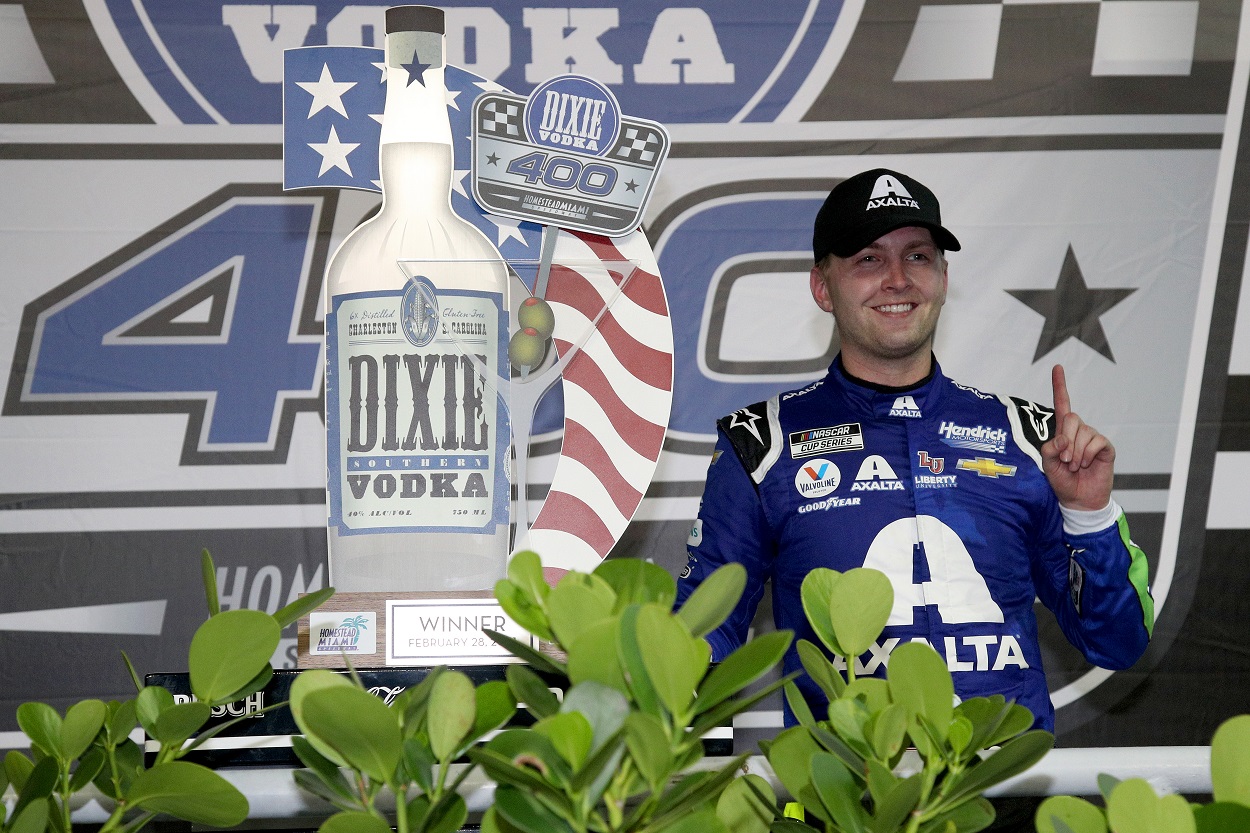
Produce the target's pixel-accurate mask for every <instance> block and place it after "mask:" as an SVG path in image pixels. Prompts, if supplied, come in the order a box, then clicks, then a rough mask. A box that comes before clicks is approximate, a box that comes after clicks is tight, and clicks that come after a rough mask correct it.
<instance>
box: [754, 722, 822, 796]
mask: <svg viewBox="0 0 1250 833" xmlns="http://www.w3.org/2000/svg"><path fill="white" fill-rule="evenodd" d="M820 751H821V748H820V746H819V745H818V744H817V743H816V741H814V740H813V739H812V736H811V734H810V733H809V732H808V731H807V729H804V728H803V727H802V726H792V727H790V728H789V729H783V730H782V731H781V733H780V734H778V735H777V737H776V738H774V739H773V742H772V745H771V746H770V747H769V749H768V753H767V757H768V763H769V764H770V765H771V766H772V768H773V773H774V774H775V775H776V776H777V780H778V781H780V782H781V784H782V786H784V787H785V788H786V791H787V792H789V793H790V795H792V796H797V795H798V794H799V792H800V791H801V790H802V788H803V787H804V786H806V785H807V784H810V783H811V780H812V776H811V762H812V758H813V757H814V756H815V755H816V754H818V753H819V752H820Z"/></svg>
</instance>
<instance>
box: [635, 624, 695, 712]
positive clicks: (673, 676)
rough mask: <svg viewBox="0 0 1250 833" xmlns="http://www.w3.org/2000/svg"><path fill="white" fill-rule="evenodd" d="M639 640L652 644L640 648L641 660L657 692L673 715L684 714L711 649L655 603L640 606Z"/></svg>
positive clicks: (644, 643)
mask: <svg viewBox="0 0 1250 833" xmlns="http://www.w3.org/2000/svg"><path fill="white" fill-rule="evenodd" d="M638 640H639V642H641V643H642V644H643V645H647V646H653V649H652V650H648V651H644V652H643V655H642V661H643V664H644V665H645V666H646V669H647V676H649V677H650V678H651V684H652V686H654V687H655V691H656V694H657V695H659V697H660V700H661V701H663V703H664V705H665V706H666V707H667V708H668V710H669V712H671V713H672V714H673V715H674V716H680V715H685V714H686V713H687V711H688V709H689V708H690V704H691V701H692V700H693V699H694V690H695V686H697V685H698V684H699V681H700V680H701V679H703V675H704V674H705V673H707V667H708V663H709V662H711V660H712V649H711V648H710V647H709V646H708V644H707V642H705V641H704V640H702V639H698V638H696V637H694V636H691V634H690V630H689V629H688V628H687V627H686V625H685V623H684V622H682V621H681V620H680V619H678V618H677V617H676V616H674V615H673V614H672V613H669V612H668V611H667V610H665V609H664V608H662V607H659V606H657V605H647V606H645V607H643V608H642V609H641V610H639V612H638Z"/></svg>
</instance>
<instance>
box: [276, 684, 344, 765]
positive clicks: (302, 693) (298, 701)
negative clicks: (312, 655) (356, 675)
mask: <svg viewBox="0 0 1250 833" xmlns="http://www.w3.org/2000/svg"><path fill="white" fill-rule="evenodd" d="M326 688H354V686H353V685H352V683H351V681H350V680H348V679H347V678H346V677H344V676H343V675H342V674H336V673H334V672H333V671H329V670H326V669H324V668H314V669H311V670H309V671H304V672H302V673H300V674H299V676H297V677H296V678H295V682H293V683H291V693H290V698H291V699H290V702H289V703H288V706H289V708H290V710H291V717H292V718H294V720H295V725H296V726H298V727H299V730H300V732H301V733H302V734H303V735H304V737H305V738H306V739H307V740H308V742H309V743H310V744H312V746H313V747H314V748H316V750H317V752H319V753H320V754H321V755H323V756H324V757H326V758H327V759H329V760H330V761H332V762H333V763H334V765H335V766H347V762H346V761H344V760H343V758H342V756H340V755H339V754H338V752H336V751H334V750H333V749H331V748H330V747H329V746H328V745H327V744H326V743H325V742H324V741H322V740H321V739H320V737H319V735H318V731H319V729H320V727H319V726H317V725H310V724H309V722H308V721H307V720H306V719H305V716H304V699H305V698H306V697H307V696H308V695H309V694H312V693H313V692H315V691H320V690H322V689H326Z"/></svg>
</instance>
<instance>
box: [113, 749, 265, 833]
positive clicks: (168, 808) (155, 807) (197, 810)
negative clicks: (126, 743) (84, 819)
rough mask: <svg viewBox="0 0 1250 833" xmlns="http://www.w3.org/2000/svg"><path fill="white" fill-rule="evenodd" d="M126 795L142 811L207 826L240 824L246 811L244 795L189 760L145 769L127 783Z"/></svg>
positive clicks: (216, 775)
mask: <svg viewBox="0 0 1250 833" xmlns="http://www.w3.org/2000/svg"><path fill="white" fill-rule="evenodd" d="M126 798H127V800H128V801H129V802H130V803H132V804H134V805H136V806H138V807H142V808H143V809H145V810H149V811H152V812H155V813H168V814H169V815H171V816H175V817H177V818H180V819H184V820H186V821H189V822H192V823H193V824H205V825H208V826H210V827H234V826H235V825H238V824H242V823H243V820H244V819H246V818H247V811H248V805H247V798H245V797H244V795H243V793H241V792H239V791H238V789H236V788H235V786H234V785H233V784H231V783H230V782H229V781H227V780H226V779H225V778H222V777H221V776H220V775H218V774H217V773H216V772H213V771H212V770H211V769H208V768H207V767H203V766H200V765H199V764H193V763H190V762H188V761H169V762H167V763H164V764H161V765H160V766H158V767H152V768H151V769H148V770H144V771H143V772H141V773H139V777H138V778H136V779H135V780H134V783H133V784H131V785H130V789H129V790H128V791H127V794H126Z"/></svg>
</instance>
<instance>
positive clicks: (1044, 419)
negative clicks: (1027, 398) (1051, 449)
mask: <svg viewBox="0 0 1250 833" xmlns="http://www.w3.org/2000/svg"><path fill="white" fill-rule="evenodd" d="M1020 410H1022V411H1024V412H1025V413H1026V414H1028V415H1029V422H1031V423H1033V430H1034V431H1036V432H1037V438H1038V439H1039V440H1041V441H1042V442H1046V441H1047V440H1049V439H1050V419H1051V417H1053V416H1054V413H1053V412H1052V411H1050V410H1048V409H1046V408H1043V407H1040V406H1039V405H1038V404H1037V403H1036V402H1030V403H1029V404H1027V405H1025V406H1024V407H1023V408H1021V409H1020Z"/></svg>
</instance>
